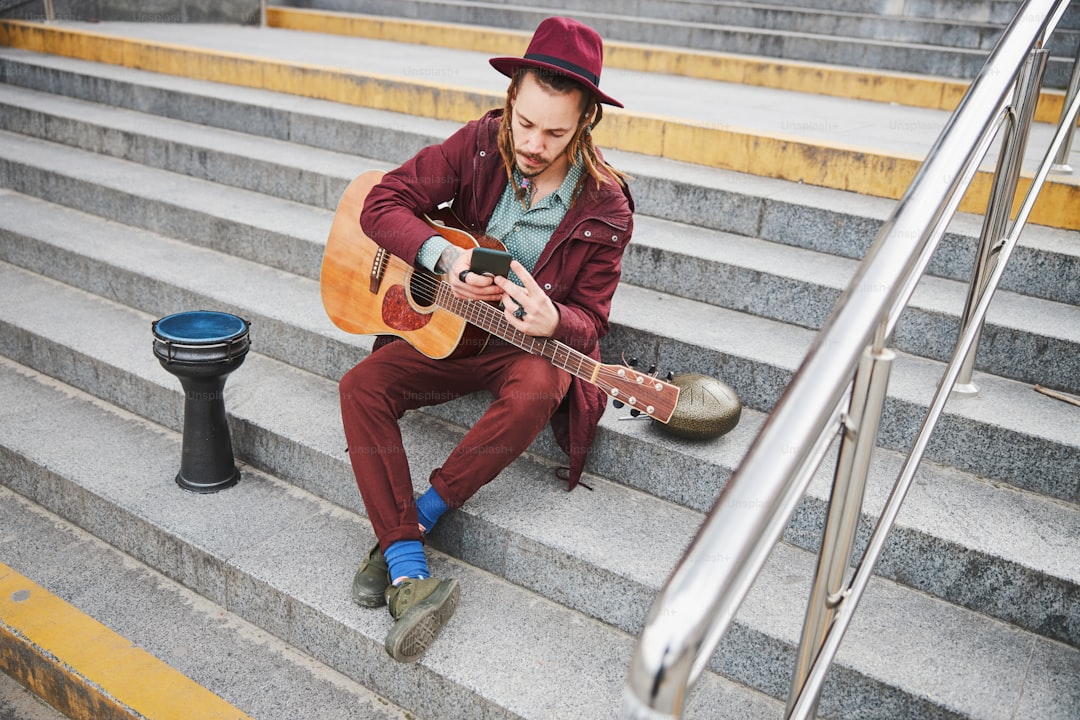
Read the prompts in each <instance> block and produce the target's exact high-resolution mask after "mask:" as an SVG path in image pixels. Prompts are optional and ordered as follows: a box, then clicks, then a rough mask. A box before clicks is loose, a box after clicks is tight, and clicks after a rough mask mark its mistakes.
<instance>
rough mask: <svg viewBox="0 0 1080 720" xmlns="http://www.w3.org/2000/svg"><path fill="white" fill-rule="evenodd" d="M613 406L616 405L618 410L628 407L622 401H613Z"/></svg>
mask: <svg viewBox="0 0 1080 720" xmlns="http://www.w3.org/2000/svg"><path fill="white" fill-rule="evenodd" d="M611 404H612V405H614V406H615V407H617V408H621V407H623V406H624V405H626V403H624V402H623V401H622V400H612V401H611Z"/></svg>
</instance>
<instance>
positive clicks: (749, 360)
mask: <svg viewBox="0 0 1080 720" xmlns="http://www.w3.org/2000/svg"><path fill="white" fill-rule="evenodd" d="M20 154H21V158H22V159H20ZM3 155H4V156H6V157H8V158H9V161H8V163H14V165H11V168H12V170H11V171H10V172H9V173H8V175H9V177H10V178H11V180H10V181H9V184H11V185H13V186H14V187H15V188H16V189H23V188H24V186H26V185H27V184H29V185H30V186H37V185H38V184H39V183H40V184H41V185H42V186H44V187H48V188H50V193H49V197H48V198H46V199H49V200H56V201H62V202H64V203H66V204H68V205H70V206H73V207H76V208H79V207H80V206H82V207H83V208H84V209H90V208H92V207H93V206H94V205H95V204H99V203H100V202H101V199H102V197H103V195H102V189H103V188H105V187H109V186H113V187H116V186H117V185H118V184H119V185H120V186H121V187H119V188H117V191H116V192H117V194H116V195H115V199H114V200H112V201H111V202H110V205H112V206H113V207H115V208H117V210H116V211H113V212H110V215H111V216H112V219H114V220H117V221H120V222H124V223H131V224H134V225H143V226H146V227H148V228H149V229H151V230H154V231H158V232H165V233H167V234H169V235H171V236H175V237H178V238H180V239H185V240H191V241H194V242H196V243H211V244H213V243H219V245H218V247H224V245H222V244H221V243H224V244H227V245H230V246H232V245H240V246H241V247H249V248H253V250H251V253H255V255H258V254H259V252H260V251H259V249H258V248H259V247H260V243H261V242H262V238H264V237H265V233H266V232H267V230H265V229H263V228H259V226H260V225H262V226H264V227H265V225H266V218H271V217H273V218H282V219H281V220H279V221H278V222H277V223H275V225H277V226H278V227H282V226H284V227H285V228H290V233H289V234H285V233H279V232H277V229H275V232H274V234H272V235H271V236H270V239H271V241H272V243H273V246H274V248H275V249H274V253H275V254H277V253H279V252H284V253H285V254H286V255H288V254H289V253H290V252H291V250H290V248H289V241H288V237H289V235H292V234H299V235H301V236H302V237H306V238H309V240H308V242H307V243H305V244H304V245H303V254H304V256H305V257H307V258H309V259H310V260H314V259H315V258H316V257H318V256H319V255H320V254H321V250H320V247H321V245H320V244H321V242H322V241H323V238H324V237H325V233H326V228H327V227H328V217H329V216H328V214H327V213H328V211H319V210H316V209H313V208H310V207H307V206H303V205H299V204H296V203H288V202H286V203H284V204H280V201H277V200H274V199H272V198H268V197H266V196H263V195H259V194H256V193H251V192H249V191H244V190H231V189H228V188H225V187H222V186H216V185H214V184H212V183H208V182H206V181H200V180H197V179H191V178H185V177H183V176H176V175H173V174H170V173H161V172H160V171H155V170H153V169H149V168H145V167H142V166H139V165H134V164H132V163H128V162H125V161H121V160H115V159H111V158H104V157H100V156H91V155H87V154H85V153H82V151H78V150H72V149H69V148H62V147H60V146H54V145H51V144H48V143H42V142H41V141H36V140H32V139H26V138H22V137H19V136H12V135H8V136H7V137H5V143H4V151H3ZM73 156H74V157H79V158H82V160H81V161H80V160H73V159H72V157H73ZM50 157H52V158H53V159H52V160H50V159H49V158H50ZM26 163H33V164H32V165H27V164H26ZM50 165H51V169H50V174H51V173H62V175H61V177H63V176H68V177H70V176H71V175H72V174H74V173H75V169H76V168H78V169H81V170H82V171H81V172H80V173H79V175H80V177H79V180H78V182H79V184H80V185H81V186H82V187H81V189H80V187H78V186H72V185H71V184H70V181H65V182H64V183H58V182H57V180H55V179H49V180H47V181H41V180H38V179H37V178H36V177H35V176H36V174H37V172H38V170H37V168H42V167H50ZM116 178H124V180H123V182H121V183H117V181H116ZM133 178H139V180H138V182H136V183H132V182H131V180H132V179H133ZM65 184H66V185H67V186H68V187H67V189H65V190H61V191H59V192H58V191H57V188H58V187H63V185H65ZM132 185H134V186H136V187H138V188H139V189H140V195H151V196H153V197H154V198H155V199H154V201H153V202H152V203H150V204H148V205H146V206H144V205H143V204H141V203H133V202H132V198H133V196H132V194H131V193H130V192H129V191H127V190H126V189H125V188H128V187H130V186H132ZM180 187H183V188H184V190H183V191H182V192H179V191H178V188H180ZM180 203H184V204H185V205H187V206H188V207H190V208H191V210H187V209H184V210H183V211H181V212H178V213H175V217H174V213H172V212H171V211H168V210H169V208H172V207H175V206H176V205H177V204H180ZM248 208H250V209H248ZM207 209H211V211H210V214H209V215H207V214H206V210H207ZM294 211H295V213H299V215H300V217H301V218H303V219H304V220H305V222H304V223H303V224H304V227H303V228H302V229H299V224H297V225H295V226H290V223H289V222H288V220H287V215H286V213H292V212H294ZM318 213H321V217H317V215H316V214H318ZM222 216H224V218H225V219H226V221H232V222H241V223H242V224H241V225H240V231H239V232H238V231H236V230H234V229H232V228H230V227H229V226H228V225H225V226H223V225H222V224H221V223H222V220H221V218H222ZM223 227H225V228H226V229H228V232H225V233H223V232H221V231H222V228H223ZM292 227H296V228H297V229H296V230H292V229H291V228H292ZM251 228H255V229H254V230H252V229H251ZM319 228H322V229H321V230H320V229H319ZM308 243H310V244H308ZM241 254H245V253H243V252H242V253H241ZM248 254H250V253H248ZM309 267H310V265H309ZM220 283H221V284H219V285H218V287H219V288H224V287H227V285H228V280H227V279H222V280H221V281H220ZM317 297H318V294H317V293H314V294H313V295H312V296H311V298H310V300H309V302H308V306H309V308H310V309H309V311H308V313H309V314H308V317H307V318H306V319H305V321H304V322H303V323H301V324H300V325H299V326H300V327H305V328H306V327H314V328H318V327H324V328H328V327H329V326H328V321H327V320H326V319H325V318H324V317H320V315H321V311H320V309H319V308H318V302H317V300H316V298H317ZM656 297H657V295H656V294H655V293H652V292H650V291H646V290H641V289H634V288H632V287H627V288H626V289H625V290H622V291H620V293H619V295H617V296H616V300H615V303H614V308H615V311H614V313H615V314H614V315H613V321H614V324H615V327H614V328H613V331H612V334H611V336H609V338H608V339H606V341H605V344H604V347H606V348H608V349H609V350H608V351H607V352H609V353H611V352H612V350H611V349H613V348H614V349H616V350H615V351H614V353H615V354H614V357H616V358H617V357H618V356H619V355H620V354H623V353H626V352H628V351H629V352H634V349H635V348H652V347H657V342H658V341H660V342H661V346H662V348H663V355H661V356H658V357H657V358H656V359H657V361H658V362H657V364H658V366H659V367H666V368H669V369H672V370H676V371H686V372H691V371H693V372H702V373H705V374H708V375H712V376H714V377H720V378H723V379H724V380H725V382H728V383H729V384H731V385H732V386H733V387H734V388H735V389H736V391H737V392H738V393H739V395H740V397H741V398H742V400H743V403H744V405H746V406H748V407H752V408H757V409H762V410H767V409H768V408H770V407H771V406H772V403H773V402H774V401H775V399H776V397H777V395H778V393H779V392H780V389H781V388H782V387H783V386H784V385H786V383H787V380H788V377H789V375H790V372H791V371H792V370H793V369H794V368H795V367H796V366H797V364H798V362H799V360H800V359H801V357H802V353H803V352H804V351H805V349H806V348H807V347H808V346H809V343H810V341H811V337H812V334H811V333H810V332H809V331H805V330H800V329H797V328H794V327H790V326H785V325H782V324H779V323H776V322H773V321H768V320H765V319H751V318H749V317H747V316H745V315H743V314H741V313H735V312H732V311H726V310H724V309H722V308H710V309H707V308H705V307H703V306H702V305H701V304H700V303H694V302H692V301H689V300H684V299H680V298H675V297H670V296H667V297H668V299H667V300H666V301H665V302H666V304H664V305H658V304H657V302H656ZM624 307H625V308H626V309H625V310H622V308H624ZM675 312H678V313H681V315H682V316H681V320H682V322H681V323H675V324H673V323H671V322H669V321H668V318H667V317H666V316H667V315H669V314H672V313H675ZM641 318H648V325H649V327H648V328H647V329H646V328H643V327H641V325H640V323H641V322H642V320H641ZM699 318H707V319H708V327H709V328H712V330H711V331H709V332H705V333H703V332H702V329H703V328H702V327H700V322H698V321H696V320H695V319H699ZM627 323H629V324H630V325H635V326H636V327H635V328H631V327H621V325H623V324H627ZM680 326H685V327H683V329H682V331H681V332H680V334H679V335H678V336H674V335H672V333H671V329H672V328H673V327H680ZM638 328H640V329H638ZM294 332H295V331H291V330H285V329H283V330H282V331H281V334H280V335H277V334H276V333H275V338H277V337H280V339H281V342H282V343H283V344H284V346H289V345H290V344H291V343H293V342H295V340H294V339H293V338H294V337H295V334H294ZM327 332H331V331H329V330H328V331H327ZM321 335H322V336H321V337H320V338H316V339H314V345H313V351H312V352H311V353H310V354H309V355H308V357H307V358H305V359H300V360H298V361H297V362H299V363H300V364H301V367H304V368H305V369H308V370H310V371H312V372H318V373H321V374H324V375H326V376H328V377H334V378H337V377H340V376H341V374H342V373H343V372H344V371H345V369H347V367H348V365H342V364H341V362H340V361H338V362H335V363H333V364H330V365H328V364H327V362H326V358H340V357H341V353H340V351H339V350H335V349H333V347H328V346H327V345H326V343H328V342H329V343H331V345H332V344H333V342H334V341H333V340H330V339H328V338H327V336H326V333H323V334H321ZM680 337H681V338H682V339H681V340H680V339H679V338H680ZM733 340H734V341H737V342H741V343H742V344H741V346H740V345H738V344H736V343H734V342H731V341H733ZM271 342H275V341H273V340H272V341H271ZM716 348H723V354H717V352H716V350H715V349H716ZM267 352H269V353H270V354H271V355H274V356H275V357H279V356H280V352H279V351H277V350H275V349H274V348H273V347H269V348H267ZM639 354H640V353H639ZM908 364H910V366H911V367H912V368H913V373H914V374H910V375H908V380H907V381H906V382H905V383H903V384H900V385H898V387H900V388H903V390H902V391H899V392H897V393H896V395H897V396H898V398H902V400H900V401H899V402H900V404H899V406H898V409H897V410H896V412H899V413H900V417H902V418H904V422H906V417H905V416H906V415H908V414H909V413H910V412H912V411H913V410H915V408H918V407H920V406H923V407H924V406H925V403H927V402H928V400H929V391H930V390H931V389H932V388H933V387H934V386H935V385H936V382H937V377H939V376H940V369H938V368H937V366H936V364H934V363H932V362H929V361H920V360H918V359H917V358H913V357H912V358H910V359H907V360H905V362H904V365H908ZM935 372H936V373H938V375H937V376H935V375H934V373H935ZM986 382H987V383H989V384H988V385H987V387H991V386H994V387H996V386H997V385H996V383H998V381H997V380H994V379H988V380H987V381H986ZM1000 382H1001V383H1003V384H1002V385H1001V389H1000V390H999V392H1005V393H1006V395H1004V396H1001V395H999V396H998V397H1005V396H1008V397H1010V398H1011V400H1010V402H1012V403H1014V405H1013V407H1014V408H1026V407H1032V412H1033V413H1035V412H1037V413H1039V414H1041V415H1042V416H1043V417H1040V418H1035V417H1033V416H1031V417H1027V416H1024V415H1023V414H1022V413H1021V414H1019V416H1018V417H1016V418H1011V417H1010V418H999V417H998V416H991V418H992V419H991V424H990V425H989V426H987V425H983V424H982V422H980V420H979V419H978V413H981V412H985V411H984V410H982V409H981V408H982V407H983V405H982V404H981V403H980V402H979V401H978V400H977V399H976V400H975V402H972V403H968V404H960V403H955V404H954V407H956V408H957V409H958V410H959V411H960V412H959V414H958V415H957V416H955V418H954V420H956V421H958V425H957V426H955V427H951V428H950V427H949V423H948V422H946V424H945V425H946V427H945V428H943V429H942V431H943V432H946V433H959V437H964V438H965V439H966V440H968V438H979V437H984V436H985V437H990V436H994V437H996V436H997V433H999V432H1000V430H1001V428H1000V427H999V426H1001V425H1002V424H1004V426H1005V427H1011V428H1012V429H1014V430H1015V431H1018V432H1017V435H1015V436H1014V438H1015V439H1014V442H1016V447H1021V448H1022V447H1024V446H1030V447H1034V448H1037V449H1038V452H1039V453H1041V454H1042V455H1041V457H1047V455H1046V449H1045V442H1044V441H1043V440H1042V438H1043V437H1044V436H1048V437H1049V438H1052V439H1053V441H1055V442H1063V443H1064V446H1061V445H1059V446H1058V447H1057V448H1055V449H1054V451H1053V455H1051V456H1050V457H1053V458H1054V460H1053V461H1051V462H1052V463H1053V464H1048V465H1042V464H1041V462H1045V460H1043V461H1040V460H1039V459H1037V458H1035V457H1027V456H1023V455H1019V456H1017V455H1013V454H1011V453H1012V452H1013V451H1010V455H1009V456H1007V457H1003V456H1002V452H1001V451H1000V450H998V451H996V452H995V453H994V454H986V455H981V456H979V457H966V458H962V460H958V461H962V462H963V463H965V464H962V465H959V467H962V468H964V469H966V470H968V471H971V472H978V473H980V474H985V475H989V476H992V477H999V478H1002V479H1007V480H1008V481H1010V482H1014V483H1016V484H1019V485H1020V486H1022V487H1026V488H1029V489H1033V490H1036V491H1040V492H1046V493H1048V494H1052V495H1054V496H1055V497H1061V498H1063V499H1069V500H1073V499H1074V498H1075V494H1076V488H1075V485H1076V483H1077V482H1080V480H1076V479H1075V478H1077V477H1078V476H1080V473H1076V474H1072V475H1070V474H1069V473H1068V472H1067V471H1054V470H1052V468H1055V467H1057V468H1062V467H1064V468H1068V467H1069V466H1070V464H1072V463H1074V462H1080V459H1075V458H1076V455H1077V452H1076V445H1077V440H1076V438H1075V437H1072V435H1073V434H1072V433H1070V432H1069V431H1068V430H1067V425H1065V426H1063V427H1062V428H1061V429H1059V430H1057V431H1055V430H1054V429H1051V428H1046V427H1045V426H1044V425H1043V422H1042V420H1043V419H1044V417H1045V413H1058V414H1060V413H1062V412H1067V410H1063V409H1062V408H1060V407H1058V406H1059V405H1061V403H1059V402H1057V401H1053V400H1050V399H1049V398H1042V397H1037V396H1036V394H1035V393H1032V392H1030V390H1026V389H1025V388H1024V387H1022V386H1018V385H1016V384H1015V383H1012V384H1010V383H1008V382H1007V381H1000ZM1024 396H1030V397H1024ZM984 402H985V401H984ZM1043 405H1046V406H1047V407H1046V408H1045V409H1043ZM967 407H970V408H973V409H975V415H974V416H971V417H970V419H967V420H962V419H961V418H963V417H964V416H966V415H967V411H966V410H965V408H967ZM1036 408H1038V410H1036ZM1014 414H1015V413H1014ZM972 421H974V422H972ZM903 426H904V425H903V424H901V425H899V427H903ZM1055 432H1056V434H1055ZM883 433H884V437H886V438H889V441H888V442H887V444H888V445H889V446H891V447H907V445H904V444H902V443H904V442H909V441H910V440H909V438H906V437H903V436H901V435H898V434H897V432H896V431H895V430H893V429H892V426H891V425H890V421H889V419H888V418H886V422H885V425H884V428H883ZM965 436H966V437H965ZM1024 436H1028V437H1026V438H1025V437H1024ZM952 439H953V438H949V440H950V442H951V441H952ZM968 441H970V440H968ZM1033 442H1034V445H1032V443H1033ZM893 443H897V444H893ZM964 446H966V445H964ZM960 454H961V455H964V453H960ZM935 457H936V455H935ZM949 460H950V461H952V458H951V457H950V458H949ZM1062 475H1064V477H1065V478H1073V479H1068V480H1062V479H1060V477H1061V476H1062ZM1059 483H1060V484H1059Z"/></svg>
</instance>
